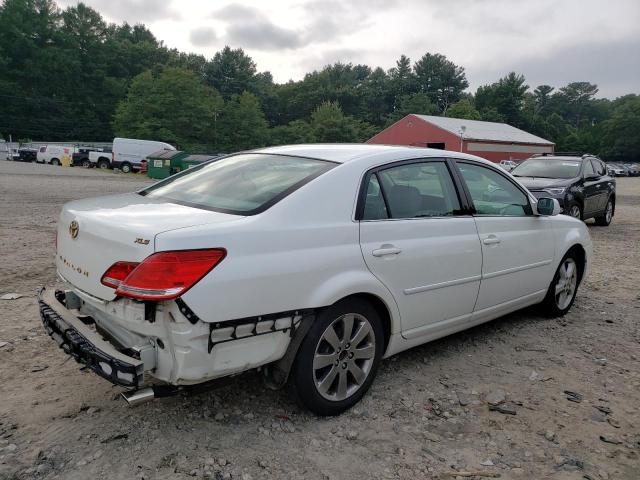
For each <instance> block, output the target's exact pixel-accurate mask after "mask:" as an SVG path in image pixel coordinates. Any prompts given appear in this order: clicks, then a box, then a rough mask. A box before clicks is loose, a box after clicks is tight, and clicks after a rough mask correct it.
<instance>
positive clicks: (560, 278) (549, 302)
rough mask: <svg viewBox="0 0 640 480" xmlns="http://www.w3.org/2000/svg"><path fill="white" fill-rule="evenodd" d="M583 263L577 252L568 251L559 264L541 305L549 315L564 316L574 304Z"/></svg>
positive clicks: (545, 313) (543, 311)
mask: <svg viewBox="0 0 640 480" xmlns="http://www.w3.org/2000/svg"><path fill="white" fill-rule="evenodd" d="M582 268H583V267H582V265H581V263H580V260H579V258H578V256H577V255H576V253H575V252H573V251H570V252H568V253H567V254H566V255H565V256H564V258H563V259H562V261H561V262H560V265H559V266H558V268H557V270H556V273H555V275H554V276H553V281H552V282H551V285H549V289H548V290H547V296H546V297H545V298H544V300H543V301H542V303H541V304H540V307H541V308H542V313H543V314H544V315H546V316H547V317H552V318H553V317H562V316H563V315H565V314H566V313H567V312H568V311H569V310H570V309H571V306H572V305H573V302H574V301H575V299H576V294H577V293H578V283H579V281H580V276H581V274H582Z"/></svg>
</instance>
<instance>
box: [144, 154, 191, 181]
mask: <svg viewBox="0 0 640 480" xmlns="http://www.w3.org/2000/svg"><path fill="white" fill-rule="evenodd" d="M187 155H188V153H186V152H182V151H180V150H160V151H158V152H154V153H152V154H151V155H149V156H147V175H148V176H149V178H156V179H161V178H167V177H168V176H170V175H173V174H174V173H178V172H179V171H180V170H182V168H183V167H182V159H183V158H184V157H186V156H187Z"/></svg>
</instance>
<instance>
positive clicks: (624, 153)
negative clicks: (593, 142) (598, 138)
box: [602, 95, 640, 162]
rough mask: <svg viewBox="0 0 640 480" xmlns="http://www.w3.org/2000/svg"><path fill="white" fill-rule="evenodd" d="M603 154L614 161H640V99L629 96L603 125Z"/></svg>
mask: <svg viewBox="0 0 640 480" xmlns="http://www.w3.org/2000/svg"><path fill="white" fill-rule="evenodd" d="M603 131H604V135H603V145H602V154H603V155H604V156H605V157H608V158H610V159H612V160H619V161H624V160H626V161H628V162H638V161H640V97H639V96H637V95H628V96H626V98H624V101H622V102H619V103H618V104H617V105H616V107H615V110H614V111H613V115H612V116H611V118H610V119H609V120H607V121H606V122H604V124H603Z"/></svg>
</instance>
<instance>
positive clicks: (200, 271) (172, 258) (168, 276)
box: [103, 248, 227, 300]
mask: <svg viewBox="0 0 640 480" xmlns="http://www.w3.org/2000/svg"><path fill="white" fill-rule="evenodd" d="M226 254H227V252H226V250H224V249H221V248H214V249H208V250H178V251H173V252H158V253H154V254H153V255H151V256H149V257H147V258H146V259H145V260H144V261H143V262H142V263H141V264H140V265H138V266H137V267H136V268H135V269H134V270H133V271H132V272H131V273H130V274H129V275H128V276H127V277H126V278H125V279H124V280H123V281H121V282H120V284H119V285H118V286H117V289H116V294H117V295H122V296H124V297H131V298H137V299H139V300H170V299H172V298H176V297H179V296H180V295H182V294H183V293H185V292H186V291H187V290H189V289H190V288H191V287H192V286H194V285H195V284H196V283H197V282H198V281H199V280H200V279H201V278H202V277H204V276H205V275H206V274H207V273H209V272H210V271H211V270H212V269H213V268H214V267H215V266H216V265H218V263H220V262H221V261H222V259H223V258H224V257H225V255H226ZM105 275H106V274H105ZM103 278H104V277H103ZM103 283H104V282H103Z"/></svg>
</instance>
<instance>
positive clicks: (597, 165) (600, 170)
mask: <svg viewBox="0 0 640 480" xmlns="http://www.w3.org/2000/svg"><path fill="white" fill-rule="evenodd" d="M591 163H592V164H593V169H594V170H595V172H596V173H597V174H598V175H600V176H601V177H604V176H605V175H606V174H607V169H606V168H605V166H604V163H602V162H601V161H600V160H591Z"/></svg>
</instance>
